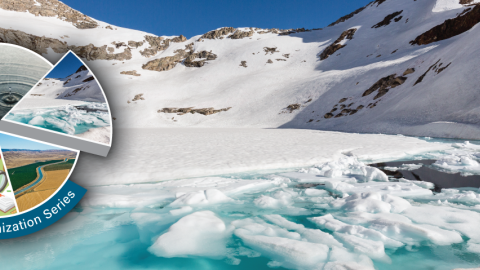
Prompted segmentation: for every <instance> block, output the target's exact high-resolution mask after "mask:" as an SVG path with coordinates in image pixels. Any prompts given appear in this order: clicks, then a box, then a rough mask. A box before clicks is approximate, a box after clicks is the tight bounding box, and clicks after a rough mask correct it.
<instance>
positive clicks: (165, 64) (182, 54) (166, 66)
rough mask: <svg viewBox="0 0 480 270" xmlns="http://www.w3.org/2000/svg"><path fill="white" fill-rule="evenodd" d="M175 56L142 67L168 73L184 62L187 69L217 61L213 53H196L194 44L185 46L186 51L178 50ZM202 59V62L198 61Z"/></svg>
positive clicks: (150, 62) (156, 60) (153, 61)
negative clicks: (167, 71)
mask: <svg viewBox="0 0 480 270" xmlns="http://www.w3.org/2000/svg"><path fill="white" fill-rule="evenodd" d="M174 53H175V55H174V56H167V57H163V58H159V59H155V60H152V61H149V62H147V63H146V64H145V65H143V66H142V68H143V69H147V70H155V71H166V70H170V69H172V68H174V67H175V66H176V65H177V64H178V63H180V62H182V61H183V63H184V65H185V66H187V67H203V66H204V64H205V62H206V61H210V60H215V59H217V55H216V54H214V53H212V52H211V51H210V52H208V51H201V52H197V53H195V52H194V49H193V43H190V44H188V45H185V49H178V50H176V51H175V52H174ZM196 59H201V60H198V61H197V60H196Z"/></svg>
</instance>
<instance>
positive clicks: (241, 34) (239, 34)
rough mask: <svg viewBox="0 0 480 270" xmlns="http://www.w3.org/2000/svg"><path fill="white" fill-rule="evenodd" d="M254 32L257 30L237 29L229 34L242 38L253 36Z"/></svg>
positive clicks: (234, 37)
mask: <svg viewBox="0 0 480 270" xmlns="http://www.w3.org/2000/svg"><path fill="white" fill-rule="evenodd" d="M254 33H255V32H254V31H253V30H250V31H248V32H245V31H240V30H237V31H235V33H233V34H231V35H230V36H228V38H231V39H242V38H246V37H251V36H253V34H254Z"/></svg>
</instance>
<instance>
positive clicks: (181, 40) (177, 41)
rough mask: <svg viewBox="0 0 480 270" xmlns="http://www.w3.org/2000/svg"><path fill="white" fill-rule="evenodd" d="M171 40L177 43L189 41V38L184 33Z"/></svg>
mask: <svg viewBox="0 0 480 270" xmlns="http://www.w3.org/2000/svg"><path fill="white" fill-rule="evenodd" d="M170 41H171V42H175V43H181V42H185V41H187V38H186V37H185V36H184V35H180V36H178V37H175V38H172V39H170Z"/></svg>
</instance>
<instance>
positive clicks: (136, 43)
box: [128, 40, 144, 49]
mask: <svg viewBox="0 0 480 270" xmlns="http://www.w3.org/2000/svg"><path fill="white" fill-rule="evenodd" d="M143 43H144V42H143V41H133V40H129V41H128V46H130V47H132V48H133V47H135V49H136V48H138V47H141V46H143Z"/></svg>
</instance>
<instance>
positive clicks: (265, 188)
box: [0, 156, 480, 270]
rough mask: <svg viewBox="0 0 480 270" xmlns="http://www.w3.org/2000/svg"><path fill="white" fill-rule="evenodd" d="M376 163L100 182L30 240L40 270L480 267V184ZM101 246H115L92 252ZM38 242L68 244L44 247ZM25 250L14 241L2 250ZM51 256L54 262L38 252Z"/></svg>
mask: <svg viewBox="0 0 480 270" xmlns="http://www.w3.org/2000/svg"><path fill="white" fill-rule="evenodd" d="M373 169H375V168H372V167H370V166H368V165H366V164H364V163H362V162H360V161H358V160H356V159H355V158H353V157H346V156H343V157H340V158H339V159H337V160H333V161H330V162H327V163H324V164H319V165H317V166H315V167H312V168H305V169H302V170H297V171H296V172H291V173H277V174H256V175H254V176H253V177H252V175H237V176H235V175H233V176H229V177H221V176H219V177H202V178H191V179H180V180H173V181H165V182H159V183H152V184H132V185H112V186H102V187H91V188H90V190H89V194H87V196H86V197H85V199H84V200H83V201H82V208H81V209H82V211H81V212H77V213H72V214H71V215H70V216H69V218H68V219H65V221H64V222H63V223H62V224H58V225H56V226H54V227H52V230H54V231H52V232H50V233H49V232H48V231H46V232H45V233H44V234H41V235H38V236H36V237H27V238H26V240H25V241H27V242H29V243H31V245H29V246H28V249H29V250H30V252H31V253H32V254H37V253H38V256H36V257H35V260H36V262H38V265H43V268H47V267H48V268H60V267H63V266H66V265H69V264H70V263H71V262H72V261H73V262H75V261H77V262H80V261H82V265H83V263H84V261H85V260H82V259H81V257H88V258H89V260H88V261H89V262H88V263H87V267H93V268H100V267H105V268H111V267H115V268H117V269H122V268H123V269H126V268H128V266H130V265H138V264H141V265H142V266H143V267H145V268H149V267H150V268H155V267H157V266H158V265H162V266H165V267H166V268H169V269H178V266H179V265H183V266H186V267H189V268H192V269H205V268H208V269H270V268H271V267H278V268H288V269H307V270H308V269H405V268H408V267H409V268H412V269H454V268H471V267H476V266H478V263H479V262H480V248H479V247H480V234H479V233H478V230H477V229H476V228H477V227H478V224H480V199H479V194H480V192H479V190H478V188H477V189H472V188H470V189H468V188H464V189H443V190H442V191H441V192H440V193H434V192H432V190H431V189H430V188H431V185H429V183H426V182H425V183H423V184H422V183H419V182H422V181H413V180H407V179H404V180H400V181H398V182H397V181H393V179H388V178H387V179H386V180H385V176H384V175H382V173H383V172H382V171H380V170H378V171H377V170H373ZM328 171H330V172H332V171H336V172H335V173H332V174H330V173H326V172H328ZM372 172H375V173H372ZM438 201H440V202H441V203H438ZM446 201H447V203H446ZM60 235H67V237H69V238H70V239H72V241H64V240H65V239H64V237H65V236H62V237H60ZM38 237H40V238H42V241H38ZM92 241H94V242H95V246H96V247H97V248H98V250H105V251H106V252H107V253H105V252H103V253H102V254H100V252H96V250H97V249H94V250H90V249H85V248H84V246H83V245H84V244H88V243H91V242H92ZM40 242H41V243H57V242H61V243H62V244H61V245H50V246H49V249H47V250H45V248H44V247H43V246H42V247H39V246H38V245H39V244H38V243H40ZM112 243H114V244H113V245H112ZM2 244H3V245H5V244H4V243H0V247H1V245H2ZM20 248H25V245H19V244H16V243H13V244H12V245H9V248H8V249H5V252H6V254H5V255H7V256H14V254H15V251H18V250H19V249H20ZM2 250H3V249H2ZM123 251H128V253H125V252H123ZM27 252H28V251H27ZM42 252H43V253H42ZM52 252H54V253H55V254H58V255H59V256H57V257H56V259H55V260H51V259H48V256H41V255H42V254H51V253H52ZM32 256H33V255H32ZM79 256H80V257H79ZM103 256H110V257H113V258H118V259H119V262H118V263H117V264H115V263H114V265H112V264H111V261H110V264H109V265H106V264H104V263H102V262H104V261H105V260H104V259H103V258H104V257H103ZM31 258H33V257H31ZM140 260H141V262H140ZM235 267H236V268H235ZM39 268H42V267H39Z"/></svg>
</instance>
